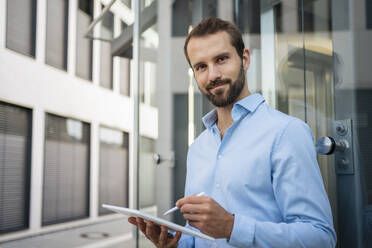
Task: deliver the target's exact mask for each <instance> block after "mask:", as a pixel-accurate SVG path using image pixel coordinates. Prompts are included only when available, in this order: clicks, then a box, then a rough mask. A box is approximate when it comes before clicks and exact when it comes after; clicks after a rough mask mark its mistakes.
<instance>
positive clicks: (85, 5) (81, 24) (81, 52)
mask: <svg viewBox="0 0 372 248" xmlns="http://www.w3.org/2000/svg"><path fill="white" fill-rule="evenodd" d="M92 20H93V1H92V0H79V8H78V13H77V28H76V29H77V34H76V36H77V37H76V42H77V44H76V75H77V76H79V77H81V78H84V79H87V80H92V49H93V42H92V40H90V39H87V38H84V34H85V32H86V31H87V30H88V26H89V24H90V23H91V22H92Z"/></svg>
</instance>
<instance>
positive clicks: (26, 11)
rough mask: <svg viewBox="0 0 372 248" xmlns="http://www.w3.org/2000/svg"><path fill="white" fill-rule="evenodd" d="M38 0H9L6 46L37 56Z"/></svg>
mask: <svg viewBox="0 0 372 248" xmlns="http://www.w3.org/2000/svg"><path fill="white" fill-rule="evenodd" d="M35 35H36V0H8V1H7V17H6V47H7V48H10V49H12V50H14V51H17V52H19V53H22V54H24V55H29V56H32V57H35V37H36V36H35Z"/></svg>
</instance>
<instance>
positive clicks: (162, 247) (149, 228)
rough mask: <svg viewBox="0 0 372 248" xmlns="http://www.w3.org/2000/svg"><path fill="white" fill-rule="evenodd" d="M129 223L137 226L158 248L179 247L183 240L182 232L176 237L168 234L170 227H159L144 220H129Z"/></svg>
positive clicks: (132, 218)
mask: <svg viewBox="0 0 372 248" xmlns="http://www.w3.org/2000/svg"><path fill="white" fill-rule="evenodd" d="M128 222H129V223H131V224H133V225H135V226H137V227H138V228H139V229H140V230H141V232H142V233H143V234H144V235H145V236H146V238H147V239H149V240H150V241H151V242H152V243H153V244H154V245H156V247H158V248H173V247H177V244H178V241H179V240H180V238H181V232H177V233H176V235H175V236H174V237H172V236H171V235H170V234H168V227H166V226H158V225H156V224H155V223H154V222H152V221H147V222H145V221H144V220H143V219H142V218H139V217H137V218H134V217H130V218H128Z"/></svg>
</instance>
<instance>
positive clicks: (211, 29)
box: [183, 17, 245, 66]
mask: <svg viewBox="0 0 372 248" xmlns="http://www.w3.org/2000/svg"><path fill="white" fill-rule="evenodd" d="M222 31H225V32H226V33H228V34H229V36H230V42H231V45H232V46H233V47H235V50H236V52H237V53H238V55H239V57H240V58H241V59H243V50H244V48H245V46H244V42H243V38H242V34H241V33H240V31H239V29H238V28H237V27H236V26H235V25H234V24H233V23H231V22H229V21H224V20H222V19H220V18H215V17H211V18H206V19H204V20H202V21H201V22H200V23H199V24H198V25H197V26H196V27H194V28H193V29H192V30H191V32H190V33H189V35H188V36H187V38H186V41H185V46H184V48H183V49H184V52H185V56H186V59H187V61H188V62H189V64H190V66H191V63H190V58H189V55H188V53H187V45H188V44H189V41H190V39H191V38H192V37H203V36H206V35H209V34H216V33H218V32H222Z"/></svg>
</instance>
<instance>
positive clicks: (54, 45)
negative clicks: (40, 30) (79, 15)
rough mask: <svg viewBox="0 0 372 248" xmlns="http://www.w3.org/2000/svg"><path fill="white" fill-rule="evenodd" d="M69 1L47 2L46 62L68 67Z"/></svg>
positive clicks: (58, 66)
mask: <svg viewBox="0 0 372 248" xmlns="http://www.w3.org/2000/svg"><path fill="white" fill-rule="evenodd" d="M67 38H68V1H66V0H52V1H48V2H47V25H46V63H47V64H49V65H52V66H55V67H57V68H59V69H62V70H66V69H67Z"/></svg>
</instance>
